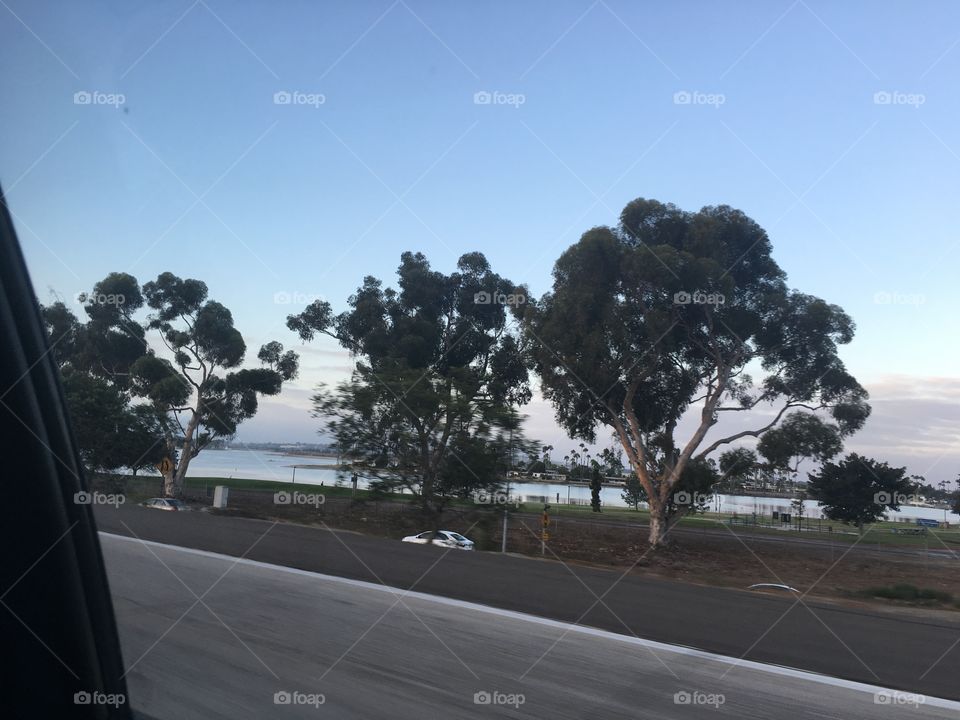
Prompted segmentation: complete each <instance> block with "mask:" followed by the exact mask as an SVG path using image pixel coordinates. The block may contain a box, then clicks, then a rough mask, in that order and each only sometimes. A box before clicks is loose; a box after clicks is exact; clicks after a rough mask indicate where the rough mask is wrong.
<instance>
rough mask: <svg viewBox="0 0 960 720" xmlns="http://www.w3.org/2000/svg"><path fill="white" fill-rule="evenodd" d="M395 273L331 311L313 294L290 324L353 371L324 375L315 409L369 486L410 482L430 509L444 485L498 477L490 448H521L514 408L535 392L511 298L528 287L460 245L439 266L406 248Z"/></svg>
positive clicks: (367, 284)
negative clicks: (389, 283)
mask: <svg viewBox="0 0 960 720" xmlns="http://www.w3.org/2000/svg"><path fill="white" fill-rule="evenodd" d="M397 278H398V289H393V288H384V287H383V283H382V282H381V281H380V280H379V279H377V278H374V277H370V276H368V277H366V278H364V280H363V284H362V285H361V286H360V287H359V288H358V289H357V291H356V292H355V293H354V294H353V295H351V296H350V298H349V299H348V301H347V304H348V308H349V309H347V310H346V311H344V312H342V313H340V314H338V315H334V313H333V310H332V308H331V306H330V304H329V303H328V302H326V301H319V300H318V301H315V302H314V303H312V304H311V305H309V306H307V308H306V309H305V310H304V311H303V312H302V313H299V314H297V315H291V316H289V317H288V319H287V326H288V327H289V328H290V329H291V330H294V331H296V332H297V333H298V334H299V335H300V337H301V338H302V339H303V340H304V341H310V340H313V339H314V338H315V337H316V336H317V335H320V334H323V335H327V336H329V337H331V338H334V339H335V340H336V341H337V342H338V343H340V344H341V345H342V346H343V347H344V348H346V349H347V350H349V351H350V353H351V355H352V357H353V359H354V368H353V371H352V373H351V376H350V378H349V379H348V380H346V381H343V382H341V383H339V384H337V385H336V386H334V387H329V386H326V385H323V386H321V387H320V389H319V390H318V392H317V394H316V395H315V396H314V398H313V413H314V415H315V416H316V417H318V418H321V419H322V420H323V422H324V426H323V431H324V432H326V433H329V434H330V435H332V436H333V437H334V438H335V439H336V441H337V442H338V443H340V444H343V445H345V446H348V447H350V448H352V449H353V452H354V454H355V457H356V459H357V461H358V462H359V463H360V464H362V465H363V466H364V468H365V470H366V472H368V473H370V474H371V475H372V476H373V478H374V487H375V488H378V489H382V490H395V489H405V490H408V491H409V492H411V493H413V494H414V496H415V497H416V498H417V501H418V503H419V504H420V507H421V509H422V511H423V512H424V514H425V515H427V516H428V517H429V518H430V519H431V520H433V519H436V518H438V517H439V513H440V512H441V511H442V509H443V507H444V505H445V504H446V502H447V496H446V495H445V490H447V489H451V488H456V490H457V492H458V493H459V494H463V493H465V492H469V491H470V490H471V489H480V488H485V487H491V486H496V485H498V484H499V482H500V476H501V470H502V467H501V466H502V463H499V464H498V462H497V461H495V458H498V457H499V458H503V457H504V453H503V452H502V449H503V448H504V447H507V448H508V449H509V447H517V446H518V443H519V444H521V447H522V433H521V430H520V423H519V419H518V416H517V413H516V408H517V407H519V406H521V405H523V404H525V403H526V402H528V401H529V399H530V396H531V393H530V388H529V385H528V379H527V376H528V371H527V367H526V365H525V363H524V360H523V353H522V348H521V346H520V343H521V339H520V338H519V337H518V335H517V333H516V332H515V331H514V330H513V329H512V327H511V323H510V317H509V314H508V312H507V308H508V307H509V306H510V305H518V304H522V303H523V302H524V301H525V298H524V297H523V296H522V295H521V294H518V293H517V292H516V288H515V286H514V285H513V283H511V282H510V281H509V280H507V279H506V278H503V277H501V276H500V275H497V274H496V273H494V272H493V271H492V270H491V268H490V265H489V263H488V262H487V260H486V258H485V257H484V256H483V255H482V254H481V253H468V254H466V255H463V256H462V257H461V258H460V259H459V261H458V263H457V270H456V271H455V272H453V273H451V274H449V275H447V274H444V273H441V272H438V271H435V270H432V269H431V267H430V264H429V262H428V261H427V259H426V257H424V255H422V254H420V253H416V254H414V253H411V252H405V253H403V255H402V256H401V261H400V266H399V268H398V270H397ZM505 443H506V445H505ZM498 448H499V449H498ZM509 454H510V453H509V451H508V453H507V455H508V456H509Z"/></svg>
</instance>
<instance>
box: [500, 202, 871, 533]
mask: <svg viewBox="0 0 960 720" xmlns="http://www.w3.org/2000/svg"><path fill="white" fill-rule="evenodd" d="M771 252H772V247H771V243H770V240H769V238H768V237H767V234H766V232H765V231H764V230H763V229H762V228H761V227H760V226H759V225H758V224H757V223H756V222H754V221H753V220H751V219H750V218H749V217H747V216H746V215H745V214H744V213H742V212H741V211H739V210H735V209H733V208H730V207H727V206H717V207H705V208H703V209H701V210H700V211H698V212H687V211H683V210H680V209H679V208H677V207H675V206H673V205H669V204H663V203H660V202H657V201H655V200H645V199H638V200H634V201H633V202H631V203H629V204H628V205H627V206H626V207H625V208H624V210H623V212H622V213H621V215H620V220H619V223H618V224H617V225H616V226H614V227H595V228H593V229H591V230H588V231H587V232H586V233H584V234H583V236H582V237H581V239H580V240H579V242H577V243H576V244H574V245H573V246H571V247H570V248H569V249H567V250H566V251H565V252H564V253H563V254H562V255H561V256H560V258H559V259H558V260H557V261H556V263H555V265H554V269H553V288H552V290H551V291H550V292H548V293H546V294H545V295H544V296H543V297H542V298H540V299H539V300H537V301H534V300H533V299H532V298H530V299H529V300H530V301H529V302H527V303H526V304H525V305H524V306H522V307H518V308H516V309H515V313H516V315H517V317H518V318H521V319H522V321H523V327H524V332H525V335H526V338H527V341H528V344H529V348H530V350H529V354H530V358H531V362H532V366H533V368H534V369H535V370H536V372H537V374H538V375H539V377H540V380H541V387H542V388H543V393H544V395H545V396H546V397H547V399H548V400H550V402H551V403H552V404H553V406H554V409H555V412H556V418H557V420H558V422H559V423H560V424H561V425H562V426H563V427H564V428H565V429H566V430H567V432H568V433H569V434H570V435H571V437H575V438H581V439H584V440H586V441H587V442H593V441H594V439H595V436H596V431H597V428H598V426H601V425H604V426H608V427H610V428H612V429H613V431H614V432H615V433H616V436H617V438H618V439H619V441H620V444H621V446H622V447H623V450H624V454H625V456H626V458H627V460H628V461H629V463H630V466H631V468H632V470H633V471H634V472H635V473H636V475H637V478H638V479H639V481H640V483H641V485H642V486H643V488H644V490H645V491H646V493H647V501H648V503H649V505H650V532H649V540H650V543H651V544H652V545H655V546H656V545H661V544H663V543H664V542H665V541H666V538H667V532H668V530H669V528H670V526H671V525H672V524H673V523H674V522H675V521H676V519H678V518H679V517H680V516H682V515H683V514H684V513H685V512H688V511H689V510H688V509H687V510H685V509H683V508H681V509H680V511H679V512H675V513H671V507H674V506H675V505H676V504H675V503H674V502H673V500H672V498H671V496H672V495H673V494H674V493H676V492H678V490H679V484H680V482H681V479H682V477H683V475H684V473H685V470H687V468H689V467H691V464H693V463H697V462H702V461H704V460H706V458H707V456H708V455H710V453H712V452H713V451H715V450H717V449H718V448H721V447H724V446H725V445H728V444H730V443H734V442H736V441H738V440H741V439H743V438H747V437H754V438H758V437H761V436H762V435H763V434H764V433H766V432H768V431H770V430H772V429H773V428H775V427H776V426H777V425H778V423H779V422H780V421H781V419H782V418H783V417H784V416H785V415H786V414H787V413H788V412H790V411H791V410H795V409H804V410H807V411H808V412H811V413H814V412H823V413H825V414H827V415H828V416H829V417H830V419H831V421H832V422H831V425H832V427H833V428H835V431H836V433H837V434H839V435H841V436H843V435H847V434H849V433H852V432H854V431H855V430H857V429H858V428H859V427H861V425H862V424H863V423H864V421H865V420H866V418H867V416H868V414H869V406H868V405H867V403H866V397H867V393H866V391H865V390H864V389H863V388H862V387H861V386H860V384H859V383H858V382H857V381H856V379H855V378H854V377H853V376H852V375H851V374H850V373H849V372H848V371H847V370H846V368H845V367H844V364H843V362H842V361H841V360H840V358H839V356H838V352H837V351H838V347H839V346H840V345H843V344H845V343H849V342H850V341H851V340H852V339H853V334H854V324H853V322H852V321H851V319H850V318H849V317H848V316H847V315H846V314H845V313H844V312H843V310H842V309H841V308H839V307H838V306H836V305H832V304H830V303H828V302H826V301H824V300H821V299H819V298H817V297H813V296H811V295H807V294H804V293H801V292H799V291H796V290H792V289H790V288H788V286H787V283H786V276H785V273H784V272H783V270H782V269H781V268H780V267H779V266H778V265H777V263H776V262H775V261H774V259H773V257H772V255H771ZM753 374H756V375H757V377H756V378H754V377H753ZM685 414H688V417H691V418H692V419H693V420H694V424H693V429H692V430H691V431H690V432H689V433H687V434H686V435H685V436H684V437H679V436H678V426H679V423H680V420H681V418H682V417H684V415H685ZM723 416H734V417H736V416H742V417H741V418H740V420H739V422H736V423H730V424H729V425H735V426H736V427H739V428H746V429H734V430H730V431H728V432H727V433H719V436H718V437H708V434H710V431H711V430H712V429H714V427H715V426H716V425H717V423H718V421H719V419H720V418H721V417H723ZM729 425H728V427H729ZM687 507H688V508H690V509H692V508H693V506H687Z"/></svg>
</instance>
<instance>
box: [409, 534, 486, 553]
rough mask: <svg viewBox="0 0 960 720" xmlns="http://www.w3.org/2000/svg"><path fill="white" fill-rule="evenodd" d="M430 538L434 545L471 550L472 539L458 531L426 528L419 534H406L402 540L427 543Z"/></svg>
mask: <svg viewBox="0 0 960 720" xmlns="http://www.w3.org/2000/svg"><path fill="white" fill-rule="evenodd" d="M431 540H432V541H433V544H434V545H439V546H440V547H448V548H457V549H459V550H473V540H470V539H469V538H466V537H464V536H463V535H461V534H460V533H455V532H453V531H452V530H437V531H433V530H428V531H427V532H422V533H420V534H419V535H407V537H405V538H404V539H403V542H408V543H419V544H421V545H427V544H429V543H430V541H431Z"/></svg>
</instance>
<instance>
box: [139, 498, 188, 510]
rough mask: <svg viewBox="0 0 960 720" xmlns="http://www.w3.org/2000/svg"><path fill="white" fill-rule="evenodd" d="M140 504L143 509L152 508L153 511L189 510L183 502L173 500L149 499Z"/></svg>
mask: <svg viewBox="0 0 960 720" xmlns="http://www.w3.org/2000/svg"><path fill="white" fill-rule="evenodd" d="M142 504H143V506H144V507H148V508H153V509H154V510H189V509H190V508H188V507H187V505H186V503H184V502H183V500H175V499H174V498H150V499H149V500H144V502H143V503H142Z"/></svg>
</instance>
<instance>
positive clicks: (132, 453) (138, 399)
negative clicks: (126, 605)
mask: <svg viewBox="0 0 960 720" xmlns="http://www.w3.org/2000/svg"><path fill="white" fill-rule="evenodd" d="M80 300H81V301H82V302H83V308H84V311H85V313H86V315H87V321H86V322H85V323H82V322H80V321H79V320H78V319H77V318H76V316H75V315H74V314H73V313H72V312H70V310H69V309H68V308H67V307H66V306H65V305H64V304H63V303H62V302H57V303H54V304H52V305H50V306H49V307H43V308H41V311H42V314H43V318H44V320H45V323H46V325H47V329H48V331H49V333H50V336H51V343H52V345H53V348H54V357H55V358H56V359H57V362H58V364H59V365H60V367H61V370H62V374H63V377H64V384H65V387H66V390H67V402H68V406H69V407H70V410H71V413H72V414H73V416H74V423H75V426H76V428H77V436H78V441H79V444H80V448H81V454H82V455H83V456H84V458H85V460H86V461H87V462H88V464H90V465H91V466H92V467H94V468H96V469H100V470H105V469H114V468H118V467H121V466H126V467H130V468H133V469H134V470H137V469H138V468H141V467H146V466H148V465H153V464H156V463H157V462H159V461H160V460H161V459H163V458H167V459H169V460H170V461H171V466H173V467H174V468H175V471H174V472H173V473H171V478H173V480H174V482H173V485H176V486H177V487H173V485H171V486H170V487H168V491H169V492H176V491H177V490H178V486H179V483H181V482H182V478H183V475H184V473H185V472H186V468H187V466H188V465H189V461H190V458H192V457H194V456H195V455H196V454H197V453H198V452H200V450H202V449H203V448H204V447H205V446H206V445H207V444H209V443H210V442H212V441H214V440H215V439H216V438H222V437H228V436H230V435H232V434H233V433H235V432H236V430H237V426H238V425H239V424H240V423H241V422H242V421H243V420H245V419H247V418H250V417H252V416H253V415H254V414H255V413H256V412H257V398H258V396H260V395H276V394H277V393H278V392H280V387H281V384H282V383H283V381H285V380H289V379H291V378H293V377H295V376H296V374H297V365H298V359H297V356H296V354H295V353H293V352H284V351H283V346H282V345H280V343H277V342H271V343H268V344H266V345H264V346H263V347H262V348H261V349H260V352H259V354H258V358H259V359H260V361H261V363H263V365H264V367H262V368H259V369H239V368H240V365H241V364H242V362H243V358H244V355H245V353H246V345H245V343H244V341H243V337H242V335H241V334H240V332H239V331H238V330H237V329H236V328H235V327H234V325H233V316H232V314H231V313H230V311H229V310H228V309H227V308H226V307H224V306H223V305H221V304H220V303H218V302H216V301H213V300H208V299H207V286H206V285H205V284H204V283H203V282H201V281H199V280H193V279H189V278H188V279H181V278H179V277H177V276H176V275H174V274H172V273H169V272H167V273H162V274H161V275H160V276H159V277H158V278H157V279H156V280H155V281H152V282H148V283H146V284H144V286H143V288H142V289H141V288H140V287H139V285H138V283H137V279H136V278H135V277H133V276H132V275H129V274H126V273H111V274H110V275H108V276H107V277H106V278H104V279H103V280H101V281H100V282H98V283H97V284H96V285H95V286H94V289H93V292H91V293H89V294H86V295H82V296H80ZM144 305H146V306H148V307H149V309H150V310H151V311H152V313H151V314H150V315H149V316H148V317H147V318H146V319H145V320H144V321H139V320H137V319H136V317H135V315H136V313H137V311H139V310H140V309H142V308H143V307H144ZM150 330H156V331H158V332H159V336H160V339H161V340H162V342H163V344H164V346H165V348H166V354H167V355H168V356H169V357H163V356H161V355H158V354H157V352H156V351H155V350H154V349H153V348H151V347H150V345H149V343H148V341H147V332H148V331H150ZM224 371H227V372H224ZM183 419H185V420H186V422H183V421H182V420H183ZM111 430H112V432H113V435H112V436H109V437H108V435H109V433H110V431H111ZM174 476H175V477H174Z"/></svg>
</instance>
